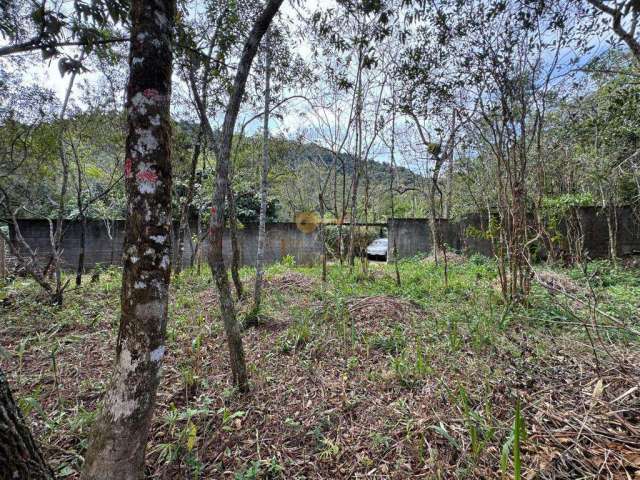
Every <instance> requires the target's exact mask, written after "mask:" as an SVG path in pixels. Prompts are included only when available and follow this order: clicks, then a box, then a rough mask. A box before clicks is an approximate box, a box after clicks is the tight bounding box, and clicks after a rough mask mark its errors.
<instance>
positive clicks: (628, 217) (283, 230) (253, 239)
mask: <svg viewBox="0 0 640 480" xmlns="http://www.w3.org/2000/svg"><path fill="white" fill-rule="evenodd" d="M617 216H618V255H620V256H625V255H631V254H640V218H638V215H637V212H634V211H633V210H632V209H631V208H629V207H621V208H619V209H618V212H617ZM580 218H581V224H582V229H583V232H584V246H585V249H586V250H587V251H588V253H589V256H590V257H592V258H602V257H606V256H607V254H608V229H607V221H606V217H605V215H604V212H603V211H602V209H598V208H594V207H587V208H582V209H581V210H580ZM18 223H19V225H20V230H21V232H22V236H23V237H24V238H25V240H26V241H27V242H28V243H29V245H30V246H31V248H32V249H34V250H36V251H37V252H38V254H39V255H40V256H41V258H42V259H43V261H45V262H46V261H47V258H48V257H49V256H50V251H51V247H50V243H49V222H48V221H47V220H42V219H24V220H19V221H18ZM438 226H439V228H440V231H441V234H442V237H443V240H444V242H445V243H446V244H447V245H448V246H449V248H451V249H453V250H456V251H461V252H465V253H475V252H477V253H481V254H483V255H487V256H491V255H492V247H491V242H490V241H489V240H486V239H483V238H478V237H477V236H474V235H469V229H470V227H473V229H475V230H478V231H484V230H486V228H487V219H486V218H484V217H482V216H481V215H480V214H473V215H468V216H465V217H463V218H461V219H460V220H458V221H447V220H439V221H438ZM54 228H55V225H54ZM110 228H111V230H110V235H109V234H108V230H107V225H106V224H105V222H103V221H101V220H89V221H88V222H87V238H86V258H85V265H86V268H87V269H90V268H92V267H93V266H94V265H96V264H120V263H121V262H122V243H123V233H124V221H121V220H120V221H114V222H110ZM191 228H192V232H195V231H196V228H195V225H192V226H191ZM387 228H388V237H389V246H390V248H391V246H392V244H393V243H392V242H393V235H394V234H396V235H397V242H398V256H399V258H405V257H411V256H414V255H417V254H419V253H429V252H430V251H431V250H432V246H433V245H432V244H433V242H432V238H431V230H430V228H429V222H428V220H426V219H423V218H422V219H421V218H402V219H389V221H388V225H387ZM266 230H267V242H266V248H265V261H266V262H267V263H274V262H277V261H279V260H281V259H282V258H283V257H285V256H286V255H291V256H292V257H293V258H294V259H295V261H296V263H298V264H300V265H310V264H313V263H317V262H319V260H320V258H321V255H322V245H321V242H320V235H319V231H318V230H315V231H314V232H312V233H308V234H307V233H303V232H301V231H300V230H299V229H298V228H297V226H296V224H295V223H269V224H267V226H266ZM176 231H177V225H176V226H175V228H174V235H175V234H176ZM64 232H65V233H64V239H63V245H62V246H63V249H64V251H63V254H62V261H63V267H64V268H66V269H70V270H72V269H74V268H75V267H76V264H77V261H78V254H79V247H80V224H79V223H78V222H73V221H66V222H65V223H64ZM10 233H11V236H12V238H14V236H15V232H14V231H13V227H12V226H11V228H10ZM238 240H239V247H240V263H241V265H255V261H256V252H257V248H258V227H257V225H249V226H247V227H245V228H243V229H240V230H239V231H238ZM176 243H177V242H176V241H175V238H174V245H175V244H176ZM207 251H208V245H207V243H206V241H205V243H204V244H203V245H202V247H201V253H200V254H201V255H202V257H201V258H206V254H207ZM223 255H224V257H225V261H227V262H228V261H229V260H230V259H231V241H230V235H229V233H228V232H225V234H224V237H223ZM190 258H191V250H190V244H189V242H188V241H186V240H185V243H184V255H183V259H182V262H183V265H188V264H189V260H190Z"/></svg>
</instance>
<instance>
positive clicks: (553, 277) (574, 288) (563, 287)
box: [535, 270, 584, 295]
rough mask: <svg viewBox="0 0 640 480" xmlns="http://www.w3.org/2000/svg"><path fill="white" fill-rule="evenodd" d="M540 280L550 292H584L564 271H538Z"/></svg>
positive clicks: (537, 274) (537, 276) (537, 275)
mask: <svg viewBox="0 0 640 480" xmlns="http://www.w3.org/2000/svg"><path fill="white" fill-rule="evenodd" d="M535 275H536V278H537V280H538V282H539V283H540V284H541V285H542V286H543V287H544V288H546V289H547V290H549V291H550V292H563V293H570V294H572V295H575V294H580V293H584V289H583V288H582V287H581V286H580V285H578V284H577V283H576V282H574V281H573V280H572V279H571V278H569V277H568V276H567V275H565V274H564V273H559V272H554V271H552V270H541V271H536V274H535Z"/></svg>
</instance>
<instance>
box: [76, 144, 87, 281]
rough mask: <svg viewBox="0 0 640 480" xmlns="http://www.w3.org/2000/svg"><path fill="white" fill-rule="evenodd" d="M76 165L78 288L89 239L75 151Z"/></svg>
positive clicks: (80, 170) (78, 161) (80, 168)
mask: <svg viewBox="0 0 640 480" xmlns="http://www.w3.org/2000/svg"><path fill="white" fill-rule="evenodd" d="M73 158H74V160H75V163H76V175H77V176H78V190H77V191H76V203H77V206H78V219H79V220H80V253H79V254H78V265H77V268H76V286H77V287H79V286H80V285H82V274H83V273H84V256H85V247H86V239H87V218H86V215H85V214H84V210H85V206H84V205H83V202H82V166H81V165H80V159H79V158H78V155H77V154H75V151H74V157H73Z"/></svg>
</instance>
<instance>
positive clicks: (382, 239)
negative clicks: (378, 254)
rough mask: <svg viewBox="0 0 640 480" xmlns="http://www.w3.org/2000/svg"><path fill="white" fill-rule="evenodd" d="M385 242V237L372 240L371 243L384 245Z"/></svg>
mask: <svg viewBox="0 0 640 480" xmlns="http://www.w3.org/2000/svg"><path fill="white" fill-rule="evenodd" d="M386 244H387V239H386V238H378V239H377V240H374V241H373V244H372V245H386Z"/></svg>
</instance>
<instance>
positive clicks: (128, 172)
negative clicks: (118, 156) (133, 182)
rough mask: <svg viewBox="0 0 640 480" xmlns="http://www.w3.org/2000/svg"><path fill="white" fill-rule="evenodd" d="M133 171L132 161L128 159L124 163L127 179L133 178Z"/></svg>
mask: <svg viewBox="0 0 640 480" xmlns="http://www.w3.org/2000/svg"><path fill="white" fill-rule="evenodd" d="M131 171H132V161H131V159H130V158H127V159H126V160H125V161H124V176H125V177H126V178H131Z"/></svg>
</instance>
